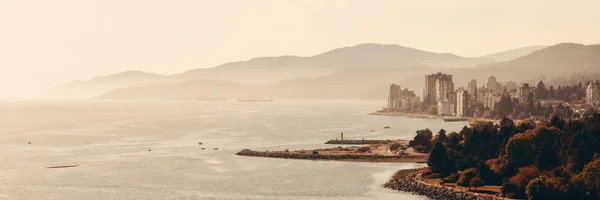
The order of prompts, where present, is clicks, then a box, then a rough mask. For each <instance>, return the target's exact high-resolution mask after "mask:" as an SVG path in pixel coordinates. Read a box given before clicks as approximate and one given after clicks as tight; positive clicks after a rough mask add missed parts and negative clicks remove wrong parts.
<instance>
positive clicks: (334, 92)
mask: <svg viewBox="0 0 600 200" xmlns="http://www.w3.org/2000/svg"><path fill="white" fill-rule="evenodd" d="M437 71H441V72H443V73H448V74H452V75H453V78H454V82H455V85H456V87H461V86H466V85H467V82H468V81H470V80H471V79H476V80H478V83H479V85H482V84H484V83H485V81H486V80H487V78H488V77H489V76H490V75H494V76H496V77H497V78H498V80H499V81H509V80H511V81H515V82H517V83H519V82H521V81H529V80H532V79H537V78H538V77H539V76H545V77H547V78H552V77H561V76H568V75H571V74H573V73H584V74H585V73H592V72H598V71H600V46H598V45H587V46H586V45H581V44H573V43H562V44H557V45H554V46H550V47H547V48H545V49H542V50H538V51H535V52H533V53H530V54H528V55H525V56H522V57H520V58H517V59H515V60H511V61H507V62H502V63H493V64H485V65H481V66H479V67H476V68H458V69H456V68H446V69H438V68H432V67H426V66H414V67H406V68H349V69H344V70H340V71H336V72H334V73H331V74H328V75H325V76H320V77H304V78H297V79H291V80H286V81H282V82H280V83H277V84H267V85H255V86H252V85H243V84H239V85H235V86H230V87H222V86H219V87H218V88H220V89H218V90H215V89H211V90H210V91H214V93H210V92H209V93H207V92H204V91H208V90H207V89H206V88H205V86H203V85H193V84H190V85H189V87H187V88H188V90H183V91H181V92H179V93H173V92H172V91H177V90H178V89H177V88H179V87H180V86H179V85H178V84H177V83H175V84H163V85H161V86H160V87H155V86H145V87H142V88H143V89H139V88H138V89H136V88H129V89H123V90H122V92H120V93H119V94H116V93H107V94H105V95H102V96H101V97H102V98H108V99H110V98H135V97H137V96H143V95H141V94H144V95H147V94H148V92H147V91H158V90H157V88H160V91H165V92H164V93H161V92H153V93H152V95H153V96H152V97H151V98H166V97H168V96H177V97H180V98H181V97H187V98H193V97H195V96H199V95H216V96H206V97H223V96H227V97H230V98H235V97H239V96H240V94H243V95H244V96H252V95H254V96H255V97H262V96H270V97H274V98H299V99H310V98H327V99H335V98H344V99H348V98H352V99H358V98H362V99H385V98H386V96H387V89H388V84H390V83H398V84H400V86H401V87H402V88H408V89H409V90H413V91H415V93H417V95H419V96H420V95H422V89H423V87H424V82H423V80H424V79H423V78H424V75H426V74H429V73H434V72H437ZM143 91H146V92H143ZM138 93H140V95H138ZM165 94H168V95H166V96H163V95H165ZM146 97H147V96H146ZM148 98H150V97H148Z"/></svg>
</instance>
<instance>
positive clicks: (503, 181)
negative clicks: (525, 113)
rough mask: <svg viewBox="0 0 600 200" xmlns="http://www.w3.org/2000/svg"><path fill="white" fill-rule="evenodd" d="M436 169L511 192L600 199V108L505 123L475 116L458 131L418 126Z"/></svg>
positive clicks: (418, 140) (450, 177)
mask: <svg viewBox="0 0 600 200" xmlns="http://www.w3.org/2000/svg"><path fill="white" fill-rule="evenodd" d="M410 145H411V146H412V147H413V148H415V150H418V151H422V152H429V160H428V163H427V164H428V165H429V168H430V170H431V172H432V173H435V174H438V175H439V176H440V177H444V178H443V181H444V182H446V183H456V184H458V185H462V186H475V187H477V186H480V185H482V184H486V185H501V186H502V191H501V192H502V194H503V195H504V196H505V197H509V198H528V199H600V114H598V113H597V112H593V113H588V114H586V116H582V117H580V118H578V119H572V120H563V119H561V118H560V117H558V116H553V117H552V118H551V120H547V121H541V122H534V121H532V120H524V121H522V122H521V123H518V124H516V123H514V122H513V121H512V120H511V119H509V118H502V119H501V121H500V123H499V124H494V123H492V122H486V121H475V122H473V123H472V124H470V126H465V127H463V129H462V130H461V131H460V132H458V133H456V132H452V133H450V134H446V131H445V130H443V129H442V130H440V131H439V132H438V133H437V134H433V133H432V132H431V131H430V130H429V129H425V130H419V131H417V135H416V136H415V137H414V139H413V140H412V141H411V142H410Z"/></svg>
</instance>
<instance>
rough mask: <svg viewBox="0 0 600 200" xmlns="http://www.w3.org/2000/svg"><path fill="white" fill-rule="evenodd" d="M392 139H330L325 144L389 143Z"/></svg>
mask: <svg viewBox="0 0 600 200" xmlns="http://www.w3.org/2000/svg"><path fill="white" fill-rule="evenodd" d="M392 142H393V141H391V140H329V141H327V142H325V144H355V145H357V144H358V145H361V144H389V143H392Z"/></svg>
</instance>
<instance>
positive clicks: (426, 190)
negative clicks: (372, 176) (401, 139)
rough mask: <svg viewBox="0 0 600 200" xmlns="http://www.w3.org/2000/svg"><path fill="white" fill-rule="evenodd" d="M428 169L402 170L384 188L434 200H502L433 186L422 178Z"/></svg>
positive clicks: (492, 196)
mask: <svg viewBox="0 0 600 200" xmlns="http://www.w3.org/2000/svg"><path fill="white" fill-rule="evenodd" d="M427 169H428V168H420V169H405V170H400V171H398V172H396V174H394V176H393V177H392V178H391V179H390V180H389V181H388V182H386V183H385V184H383V187H385V188H389V189H393V190H399V191H404V192H410V193H412V194H416V195H423V196H427V197H428V198H430V199H433V200H447V199H453V200H495V199H502V198H500V197H498V196H494V195H484V194H480V193H472V192H469V191H466V189H465V190H462V189H464V188H461V189H457V188H452V187H451V186H442V185H440V184H437V185H436V184H432V183H430V182H428V181H427V179H423V178H421V175H422V172H423V171H427Z"/></svg>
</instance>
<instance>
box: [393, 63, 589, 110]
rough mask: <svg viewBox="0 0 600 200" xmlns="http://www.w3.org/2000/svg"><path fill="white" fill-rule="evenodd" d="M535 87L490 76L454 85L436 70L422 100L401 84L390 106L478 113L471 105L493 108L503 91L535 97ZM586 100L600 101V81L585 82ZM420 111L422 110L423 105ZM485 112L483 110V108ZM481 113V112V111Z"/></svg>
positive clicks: (512, 95)
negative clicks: (479, 84) (463, 84)
mask: <svg viewBox="0 0 600 200" xmlns="http://www.w3.org/2000/svg"><path fill="white" fill-rule="evenodd" d="M535 90H536V87H534V86H532V85H530V84H528V83H523V84H521V85H520V86H518V85H517V84H516V83H515V82H513V81H508V82H499V81H498V80H497V79H496V77H494V76H490V77H489V78H488V79H487V82H486V83H485V84H482V85H481V86H478V85H477V80H475V79H473V80H471V81H469V82H468V84H467V88H466V89H465V88H463V87H460V88H458V89H455V88H454V82H453V80H452V75H448V74H443V73H436V74H430V75H426V76H425V88H424V89H423V101H422V102H421V101H420V99H419V97H417V95H416V94H415V92H413V91H409V90H408V89H406V88H405V89H402V88H401V87H400V86H399V85H396V84H392V85H391V86H390V91H389V97H388V109H389V110H393V111H411V110H415V109H414V108H415V106H421V108H422V107H425V108H428V107H429V108H431V107H432V106H436V108H437V115H445V116H459V117H468V116H474V115H475V114H476V113H475V112H474V110H472V109H471V108H470V106H471V105H474V104H481V105H483V107H484V108H485V109H494V107H495V106H496V105H497V103H498V102H500V100H501V98H502V96H503V95H509V96H510V98H511V99H515V100H517V101H519V102H527V101H529V100H530V99H534V100H535V93H536V92H535ZM585 100H586V102H585V103H587V104H589V105H598V104H600V84H598V83H596V84H594V83H593V82H590V83H589V84H588V85H587V86H586V98H585ZM542 103H544V102H542ZM421 111H423V110H422V109H421ZM481 112H482V111H481ZM479 114H481V113H479Z"/></svg>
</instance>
